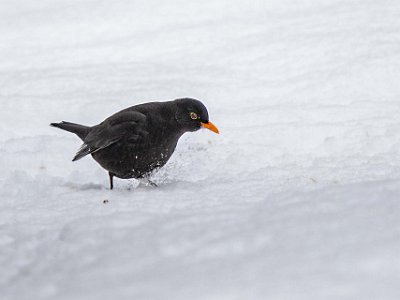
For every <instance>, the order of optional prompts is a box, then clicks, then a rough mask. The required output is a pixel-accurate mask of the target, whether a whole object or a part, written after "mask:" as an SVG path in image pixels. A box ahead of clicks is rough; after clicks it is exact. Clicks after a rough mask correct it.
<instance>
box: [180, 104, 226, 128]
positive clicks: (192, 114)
mask: <svg viewBox="0 0 400 300" xmlns="http://www.w3.org/2000/svg"><path fill="white" fill-rule="evenodd" d="M175 103H176V105H177V107H178V109H177V111H176V114H175V119H176V121H177V122H178V123H179V124H180V125H181V126H182V127H183V129H184V130H185V131H196V130H199V129H200V128H207V129H209V130H211V131H213V132H215V133H219V131H218V128H217V127H216V126H215V125H214V124H213V123H211V122H210V120H209V119H208V111H207V108H206V107H205V106H204V104H203V103H201V102H200V101H199V100H196V99H191V98H183V99H177V100H175Z"/></svg>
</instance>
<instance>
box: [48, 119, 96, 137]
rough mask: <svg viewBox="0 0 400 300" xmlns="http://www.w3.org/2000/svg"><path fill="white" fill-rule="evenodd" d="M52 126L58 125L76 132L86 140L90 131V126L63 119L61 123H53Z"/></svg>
mask: <svg viewBox="0 0 400 300" xmlns="http://www.w3.org/2000/svg"><path fill="white" fill-rule="evenodd" d="M50 126H53V127H57V128H60V129H63V130H66V131H69V132H72V133H75V134H76V135H77V136H79V138H80V139H81V140H84V139H85V137H86V136H87V134H88V133H89V131H90V127H89V126H84V125H79V124H75V123H70V122H65V121H62V122H61V123H51V124H50Z"/></svg>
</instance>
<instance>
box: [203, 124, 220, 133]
mask: <svg viewBox="0 0 400 300" xmlns="http://www.w3.org/2000/svg"><path fill="white" fill-rule="evenodd" d="M201 127H203V128H207V129H208V130H211V131H213V132H215V133H217V134H219V130H218V128H217V127H216V126H215V125H214V124H213V123H211V122H208V123H203V122H202V123H201Z"/></svg>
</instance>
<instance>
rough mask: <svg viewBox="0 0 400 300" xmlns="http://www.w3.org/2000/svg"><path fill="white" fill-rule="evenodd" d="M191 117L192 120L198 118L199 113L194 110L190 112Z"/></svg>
mask: <svg viewBox="0 0 400 300" xmlns="http://www.w3.org/2000/svg"><path fill="white" fill-rule="evenodd" d="M190 118H191V119H192V120H197V118H198V117H197V114H196V113H194V112H191V113H190Z"/></svg>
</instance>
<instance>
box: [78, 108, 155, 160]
mask: <svg viewBox="0 0 400 300" xmlns="http://www.w3.org/2000/svg"><path fill="white" fill-rule="evenodd" d="M145 124H146V116H145V115H144V114H142V113H140V112H137V111H129V110H127V111H122V112H119V113H117V114H115V115H113V116H111V117H109V118H108V119H106V120H105V121H103V122H102V123H100V124H99V125H97V126H94V127H93V129H92V130H91V131H90V132H89V133H88V135H87V136H86V138H85V139H84V140H83V145H82V147H81V148H80V149H79V150H78V152H77V153H76V155H75V157H74V158H73V161H75V160H78V159H81V158H82V157H84V156H86V155H88V154H91V153H94V152H96V151H99V150H101V149H104V148H106V147H108V146H110V145H112V144H114V143H116V142H118V141H120V140H121V139H124V142H126V143H128V144H135V143H138V142H140V141H141V140H143V139H144V138H145V137H146V136H147V135H148V132H147V131H146V128H145Z"/></svg>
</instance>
